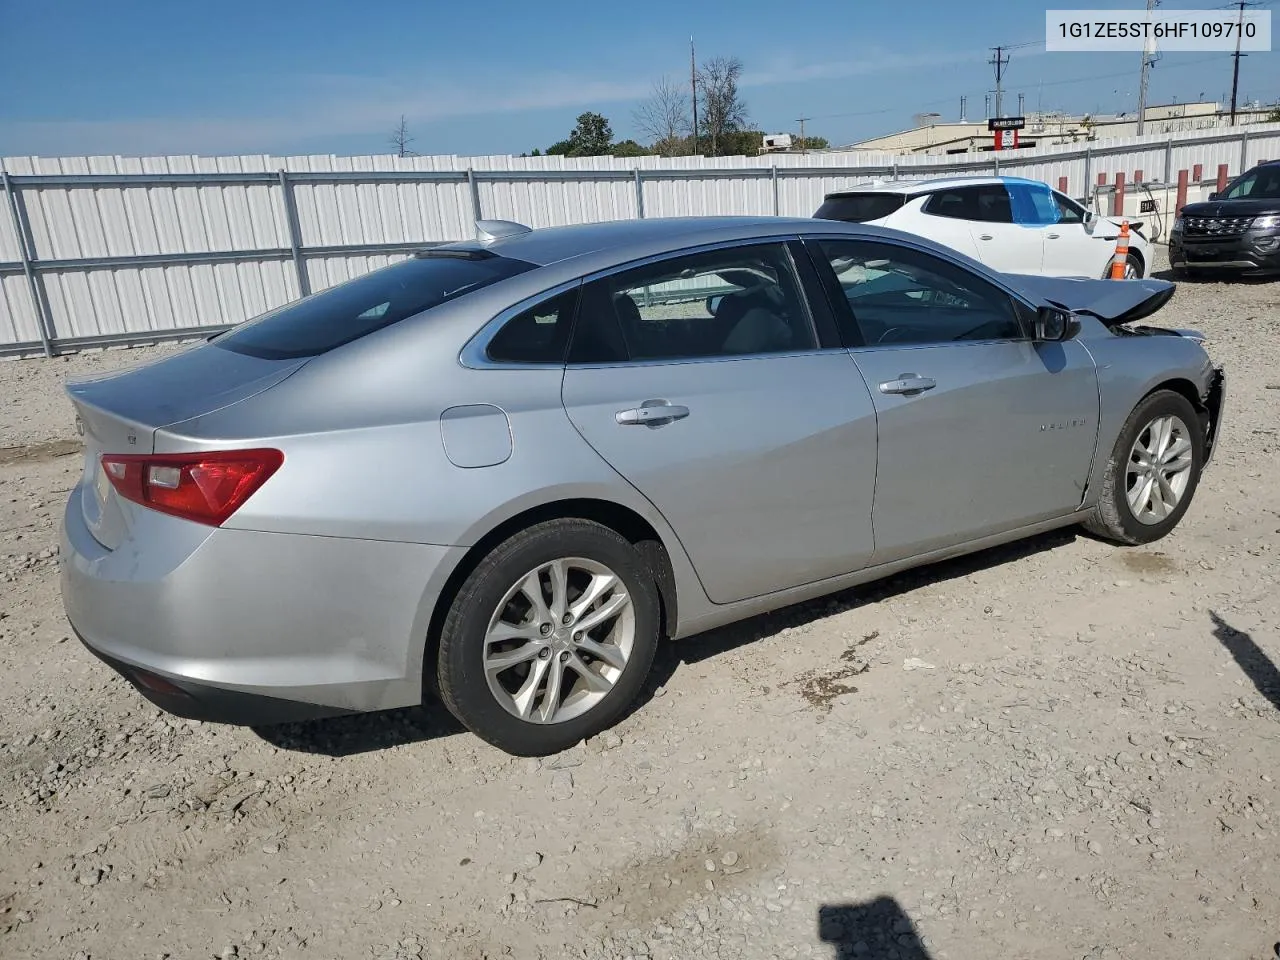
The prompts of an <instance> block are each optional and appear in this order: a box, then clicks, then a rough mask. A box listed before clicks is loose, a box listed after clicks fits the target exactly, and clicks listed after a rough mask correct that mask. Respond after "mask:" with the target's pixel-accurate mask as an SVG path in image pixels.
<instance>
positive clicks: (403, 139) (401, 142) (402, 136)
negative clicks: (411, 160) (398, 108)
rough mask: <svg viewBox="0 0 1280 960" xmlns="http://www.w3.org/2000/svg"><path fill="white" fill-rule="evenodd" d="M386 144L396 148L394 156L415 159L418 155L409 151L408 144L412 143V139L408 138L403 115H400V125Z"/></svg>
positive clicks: (407, 129) (414, 151)
mask: <svg viewBox="0 0 1280 960" xmlns="http://www.w3.org/2000/svg"><path fill="white" fill-rule="evenodd" d="M388 142H389V143H390V144H391V145H392V146H393V147H395V148H396V156H400V157H416V156H417V155H418V153H417V151H416V150H410V149H409V144H411V143H413V137H411V136H409V124H408V123H406V122H405V119H404V114H403V113H402V114H400V125H399V126H397V127H396V129H395V132H394V133H392V134H391V139H390V141H388Z"/></svg>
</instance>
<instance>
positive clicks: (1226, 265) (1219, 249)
mask: <svg viewBox="0 0 1280 960" xmlns="http://www.w3.org/2000/svg"><path fill="white" fill-rule="evenodd" d="M1169 263H1170V264H1171V265H1172V266H1175V267H1184V268H1188V269H1192V270H1212V271H1221V272H1223V273H1237V274H1242V275H1264V274H1272V273H1280V237H1276V236H1258V235H1251V234H1247V233H1246V234H1241V235H1240V236H1236V237H1224V238H1220V239H1219V238H1205V237H1188V236H1186V235H1184V234H1172V235H1170V237H1169Z"/></svg>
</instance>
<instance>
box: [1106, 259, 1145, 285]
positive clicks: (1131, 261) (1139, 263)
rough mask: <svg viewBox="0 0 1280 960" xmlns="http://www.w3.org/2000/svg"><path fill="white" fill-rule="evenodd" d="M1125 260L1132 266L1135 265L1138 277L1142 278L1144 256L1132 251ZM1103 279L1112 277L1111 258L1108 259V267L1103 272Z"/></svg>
mask: <svg viewBox="0 0 1280 960" xmlns="http://www.w3.org/2000/svg"><path fill="white" fill-rule="evenodd" d="M1125 262H1126V263H1127V264H1128V265H1129V266H1130V267H1133V269H1134V271H1135V272H1136V273H1137V275H1138V276H1137V278H1136V279H1141V278H1142V258H1141V257H1140V256H1138V255H1137V254H1136V253H1131V254H1129V256H1128V258H1127V259H1126V261H1125ZM1102 279H1103V280H1110V279H1111V261H1110V260H1108V261H1107V269H1106V270H1105V271H1104V272H1103V274H1102Z"/></svg>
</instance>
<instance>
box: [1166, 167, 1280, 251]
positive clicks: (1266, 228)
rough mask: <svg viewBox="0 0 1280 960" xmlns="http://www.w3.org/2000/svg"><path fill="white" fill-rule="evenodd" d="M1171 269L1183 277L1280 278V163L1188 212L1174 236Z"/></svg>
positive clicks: (1258, 170)
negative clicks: (1209, 274) (1203, 274)
mask: <svg viewBox="0 0 1280 960" xmlns="http://www.w3.org/2000/svg"><path fill="white" fill-rule="evenodd" d="M1169 264H1170V265H1171V266H1172V267H1173V270H1174V273H1175V274H1178V275H1186V274H1190V273H1198V272H1200V271H1206V272H1207V271H1209V270H1212V271H1214V272H1215V273H1234V274H1238V275H1240V276H1266V275H1269V274H1280V160H1273V161H1269V162H1267V163H1263V164H1259V165H1258V166H1256V167H1254V168H1253V169H1252V170H1249V171H1246V172H1245V173H1242V174H1241V175H1240V176H1238V177H1236V178H1235V179H1234V180H1232V181H1231V182H1230V183H1228V184H1227V187H1226V189H1225V190H1223V191H1222V192H1221V193H1211V194H1209V199H1208V200H1206V201H1204V202H1203V203H1189V204H1187V205H1186V206H1185V207H1183V208H1182V212H1181V213H1180V214H1179V215H1178V217H1177V219H1176V220H1174V221H1173V230H1171V231H1170V232H1169Z"/></svg>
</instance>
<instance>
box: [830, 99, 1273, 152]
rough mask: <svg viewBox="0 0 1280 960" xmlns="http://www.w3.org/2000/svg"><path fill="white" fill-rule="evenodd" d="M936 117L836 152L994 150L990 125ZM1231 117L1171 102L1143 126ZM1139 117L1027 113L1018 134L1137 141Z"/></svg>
mask: <svg viewBox="0 0 1280 960" xmlns="http://www.w3.org/2000/svg"><path fill="white" fill-rule="evenodd" d="M1275 109H1276V108H1275V107H1263V106H1262V105H1261V104H1256V103H1255V104H1249V105H1248V106H1247V107H1245V108H1237V110H1236V123H1237V124H1244V123H1261V122H1263V121H1265V120H1266V119H1267V117H1268V116H1269V115H1270V114H1272V113H1273V112H1274V111H1275ZM935 117H938V114H928V115H924V116H922V117H920V118H918V119H919V120H921V121H923V122H920V123H918V124H917V125H916V126H915V127H912V128H911V129H910V130H903V131H901V132H899V133H891V134H887V135H886V136H883V137H874V138H872V139H870V140H863V141H861V142H859V143H852V144H849V145H847V146H843V147H835V148H833V150H835V151H842V152H847V151H851V150H874V151H877V152H881V153H895V154H909V153H921V154H933V155H945V154H955V153H981V152H984V151H988V150H994V149H995V137H994V134H992V133H991V132H989V131H988V130H987V121H986V120H978V121H966V120H958V121H944V120H941V119H936V120H935V119H932V118H935ZM1230 123H1231V115H1230V112H1229V111H1226V110H1224V109H1223V107H1222V105H1221V104H1220V103H1217V102H1203V103H1173V104H1161V105H1158V106H1150V107H1147V110H1146V118H1145V123H1144V126H1143V131H1142V133H1143V135H1144V136H1157V135H1159V134H1167V133H1180V132H1185V131H1195V130H1212V129H1214V128H1215V127H1226V126H1230ZM1137 135H1138V117H1137V114H1136V113H1132V114H1124V113H1118V114H1096V115H1093V116H1090V115H1088V114H1083V115H1079V116H1068V115H1066V114H1062V113H1028V114H1027V115H1026V127H1025V128H1023V129H1022V130H1020V131H1018V147H1019V148H1024V149H1029V148H1031V147H1037V146H1040V147H1043V146H1049V145H1054V144H1064V143H1087V142H1089V141H1091V140H1107V139H1112V138H1115V137H1136V136H1137Z"/></svg>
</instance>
